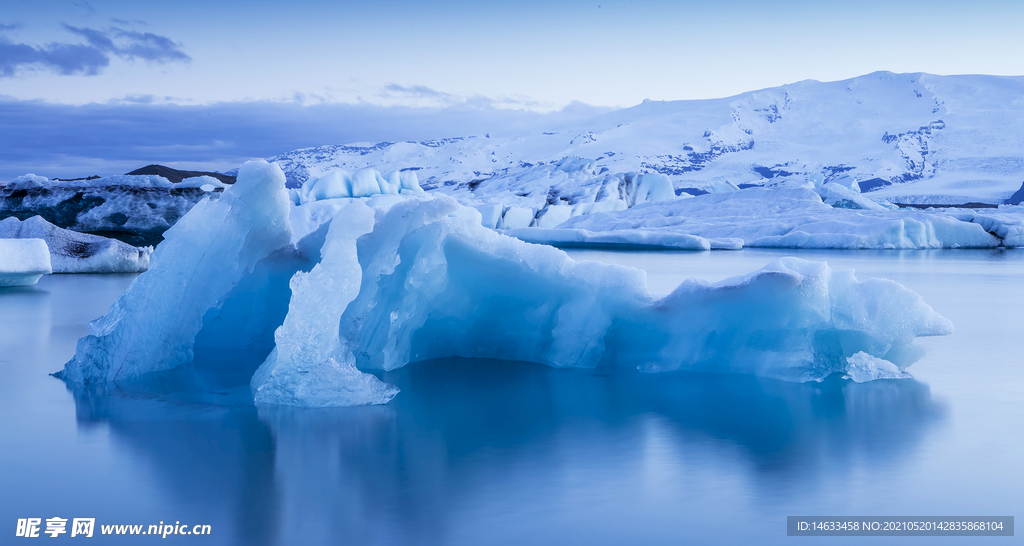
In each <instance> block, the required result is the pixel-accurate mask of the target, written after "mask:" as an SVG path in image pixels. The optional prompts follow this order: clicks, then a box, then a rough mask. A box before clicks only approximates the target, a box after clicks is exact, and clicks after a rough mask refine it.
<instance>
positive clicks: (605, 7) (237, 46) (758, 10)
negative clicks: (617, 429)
mask: <svg viewBox="0 0 1024 546" xmlns="http://www.w3.org/2000/svg"><path fill="white" fill-rule="evenodd" d="M2 2H3V9H0V111H2V112H4V117H3V118H0V129H2V130H3V131H4V133H3V134H0V147H2V148H3V151H0V180H4V179H5V178H8V179H9V178H10V177H11V176H12V173H19V174H22V173H24V172H28V171H25V169H28V170H32V169H36V170H41V171H46V173H39V174H47V175H52V176H68V175H72V174H93V172H92V171H90V172H88V173H85V172H84V171H80V170H78V169H85V170H88V169H89V168H93V169H94V170H96V169H99V170H101V171H102V170H103V169H108V170H109V169H113V170H115V171H116V170H117V169H120V168H121V167H122V166H125V165H135V164H136V163H138V162H139V161H142V162H143V164H145V163H149V162H165V163H166V162H171V161H177V162H186V163H189V164H190V165H191V164H193V163H194V164H195V165H196V166H200V164H201V166H203V167H209V168H214V167H215V166H217V165H223V168H225V169H226V168H230V167H232V166H235V165H237V162H239V161H241V160H244V159H245V158H248V157H265V156H267V155H273V154H274V153H280V152H284V151H288V150H290V149H294V148H297V147H301V146H312V145H317V144H328V143H343V142H350V141H374V140H405V139H415V138H437V137H445V136H457V135H461V134H466V133H472V134H478V133H480V132H483V131H488V130H489V131H492V132H498V133H500V132H502V131H512V130H523V129H524V128H530V129H531V130H532V129H534V128H538V127H541V126H544V125H545V124H550V123H556V122H564V121H567V120H572V119H576V118H579V117H585V116H588V115H593V114H594V113H599V112H601V111H606V110H608V109H613V108H621V107H628V106H632V105H634V104H637V103H639V102H641V101H642V100H643V99H646V98H650V99H654V100H681V99H702V98H717V97H723V96H730V95H734V94H738V93H741V92H744V91H750V90H755V89H761V88H766V87H773V86H777V85H782V84H786V83H792V82H796V81H800V80H805V79H816V80H820V81H832V80H841V79H846V78H851V77H855V76H859V75H862V74H866V73H870V72H874V71H877V70H890V71H893V72H929V73H933V74H964V73H979V74H999V75H1019V74H1024V40H1020V39H1019V29H1020V28H1021V26H1022V23H1024V3H1022V2H1009V1H1004V0H998V1H997V0H977V1H975V2H972V3H967V2H962V1H956V2H952V1H947V0H931V1H918V0H910V1H903V2H896V1H893V0H887V1H877V0H864V1H859V2H848V1H832V0H824V1H804V0H787V1H776V2H772V1H767V0H762V1H750V0H722V1H717V2H707V1H701V2H689V1H671V2H670V1H664V0H632V1H630V0H595V1H590V2H581V1H564V2H555V1H536V0H519V1H517V2H481V1H468V0H434V1H427V0H420V1H409V0H377V1H373V2H366V1H361V2H347V1H337V2H325V1H310V0H294V1H291V2H288V3H285V2H280V1H274V2H269V1H264V0H247V1H238V0H232V1H213V0H204V1H198V0H177V1H174V2H163V1H148V2H137V1H133V2H128V1H123V0H2ZM210 120H219V122H223V124H224V125H223V127H224V129H223V130H214V128H212V127H210V126H209V125H210ZM204 121H205V123H204ZM37 122H38V123H37ZM154 127H159V128H160V130H153V128H154ZM228 128H230V130H229V129H228ZM29 133H31V137H26V135H27V134H29ZM318 139H319V140H318ZM117 142H122V143H125V144H131V146H125V145H121V146H118V145H116V144H115V143H117ZM119 150H120V151H119ZM19 171H20V172H19ZM71 171H74V172H71ZM51 173H52V174H51ZM98 174H113V172H98ZM13 176H16V174H14V175H13Z"/></svg>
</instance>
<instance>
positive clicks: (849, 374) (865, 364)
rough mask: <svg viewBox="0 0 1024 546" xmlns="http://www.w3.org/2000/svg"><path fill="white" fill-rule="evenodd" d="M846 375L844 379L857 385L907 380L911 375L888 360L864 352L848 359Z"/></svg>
mask: <svg viewBox="0 0 1024 546" xmlns="http://www.w3.org/2000/svg"><path fill="white" fill-rule="evenodd" d="M846 362H847V364H848V365H847V366H846V375H844V376H843V379H852V380H854V381H856V382H857V383H864V382H865V381H874V380H875V379H907V378H910V377H911V375H910V374H909V373H907V372H905V371H903V370H901V369H899V367H898V366H896V365H895V364H893V363H892V362H889V361H888V360H885V359H882V358H877V357H874V356H871V355H869V354H867V353H865V352H864V351H860V352H859V353H857V354H855V355H853V356H851V357H850V358H847V359H846Z"/></svg>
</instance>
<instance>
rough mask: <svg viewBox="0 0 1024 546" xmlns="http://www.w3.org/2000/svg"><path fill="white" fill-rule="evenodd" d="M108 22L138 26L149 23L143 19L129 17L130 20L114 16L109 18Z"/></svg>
mask: <svg viewBox="0 0 1024 546" xmlns="http://www.w3.org/2000/svg"><path fill="white" fill-rule="evenodd" d="M110 22H111V23H115V24H118V25H140V26H146V25H148V24H149V23H147V22H145V21H143V20H142V19H131V20H128V19H118V18H116V17H114V18H111V19H110Z"/></svg>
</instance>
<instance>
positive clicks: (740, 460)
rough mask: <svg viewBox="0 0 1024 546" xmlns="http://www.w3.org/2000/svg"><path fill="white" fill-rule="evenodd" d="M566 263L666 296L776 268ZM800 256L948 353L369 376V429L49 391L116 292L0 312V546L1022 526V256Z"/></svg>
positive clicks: (243, 407)
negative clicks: (925, 324) (750, 364)
mask: <svg viewBox="0 0 1024 546" xmlns="http://www.w3.org/2000/svg"><path fill="white" fill-rule="evenodd" d="M572 254H573V255H574V256H576V257H578V258H580V259H592V260H600V261H607V262H613V263H623V264H628V265H634V266H637V267H641V268H643V269H645V270H647V271H648V275H649V280H650V284H651V287H652V289H654V290H656V291H660V292H668V291H669V290H671V288H672V287H673V286H675V285H676V284H677V283H678V282H679V281H680V280H682V279H684V278H686V277H689V276H700V277H704V278H708V279H712V280H719V279H722V278H725V277H728V276H731V275H735V274H740V273H746V272H748V271H751V270H753V269H756V268H759V267H761V266H763V265H764V264H766V263H768V262H769V261H771V260H772V259H774V258H776V257H780V256H783V255H787V254H788V253H786V252H777V251H767V250H761V251H759V250H743V251H738V252H714V253H709V252H703V253H669V252H662V253H657V252H630V253H614V252H601V251H582V250H581V251H573V252H572ZM798 255H799V256H800V257H803V258H808V259H818V260H825V261H828V262H829V264H830V265H831V266H832V267H833V268H854V269H856V270H857V273H858V277H860V278H861V279H864V278H868V277H874V276H879V277H886V278H890V279H894V280H896V281H899V282H901V283H903V284H904V285H906V286H907V287H909V288H911V289H913V290H915V291H917V292H918V293H920V294H921V295H922V296H923V297H924V298H925V300H926V301H927V302H929V303H930V304H931V305H932V306H933V307H934V308H935V309H936V310H937V311H939V312H940V313H942V314H943V315H945V316H946V317H948V318H949V319H951V320H952V321H953V323H954V324H955V325H956V327H957V331H956V333H955V334H954V335H952V336H949V337H943V338H927V339H924V340H922V344H923V345H924V346H926V347H927V348H928V349H929V350H930V353H929V354H928V355H927V356H926V357H925V358H924V359H922V360H921V361H920V362H918V363H917V364H915V365H914V366H913V367H912V368H911V369H910V371H911V372H912V373H913V374H914V376H915V379H914V380H903V381H876V382H872V383H866V384H860V385H858V384H853V383H848V382H844V381H842V380H838V379H835V380H831V379H830V380H827V381H825V382H824V383H820V384H803V385H798V384H789V383H781V382H776V381H768V380H760V379H756V378H751V377H733V376H727V375H680V374H672V375H640V374H624V375H621V376H614V377H608V376H602V375H599V374H596V373H594V372H591V371H581V370H554V369H548V368H545V367H543V366H537V365H530V364H514V363H502V362H490V361H466V360H463V361H437V362H429V363H416V364H414V365H411V366H408V367H406V368H404V369H402V370H398V371H397V372H392V373H388V374H385V377H384V379H385V380H387V381H390V382H392V383H395V384H397V385H398V386H399V387H401V388H402V393H401V394H399V395H398V397H397V398H396V399H395V400H393V401H392V402H391V403H390V404H388V405H387V406H382V407H365V408H340V409H332V410H305V411H299V410H288V409H280V410H273V411H268V410H265V409H261V410H257V409H255V408H253V407H251V406H247V404H246V403H245V398H244V389H224V390H221V391H216V392H210V393H201V394H200V395H196V394H192V395H189V396H181V395H174V394H167V395H155V394H142V393H138V392H125V391H120V390H118V389H116V388H110V389H106V390H104V391H100V392H97V391H91V392H86V391H79V392H72V391H70V390H68V389H67V388H66V387H65V385H64V384H63V383H62V382H61V381H59V380H57V379H54V378H52V377H49V376H48V375H47V374H48V373H49V372H53V371H56V370H58V369H60V368H61V367H62V366H63V363H64V362H65V361H66V360H67V359H68V358H70V357H71V355H72V354H73V353H74V346H75V341H76V340H77V338H78V337H79V336H82V335H84V334H85V333H86V332H87V329H86V324H87V322H88V321H89V320H91V319H93V318H95V317H97V316H99V315H102V314H103V313H105V311H106V308H107V306H109V305H110V303H111V302H112V301H113V300H114V299H115V298H116V296H117V295H118V294H120V293H121V292H122V291H123V290H124V289H125V288H126V287H127V285H128V284H129V283H130V282H131V280H132V278H133V277H131V276H89V275H79V276H56V275H55V276H50V277H47V278H44V279H43V280H41V281H40V283H39V285H38V286H37V287H34V288H30V289H6V290H3V291H0V491H2V492H3V493H2V495H0V515H2V518H0V521H2V522H3V523H2V525H0V537H5V538H3V539H2V540H0V542H2V543H7V542H9V541H10V539H9V538H6V537H13V536H14V527H15V519H16V518H24V517H42V518H44V519H45V518H48V517H53V516H59V517H63V518H72V517H96V518H97V524H110V523H120V524H145V525H147V526H148V525H149V524H157V523H158V522H160V521H165V522H174V521H181V522H182V523H188V524H189V525H192V524H210V525H212V529H213V534H212V535H211V536H209V537H181V536H179V537H175V536H171V537H168V538H167V542H170V543H189V544H240V545H241V544H245V545H249V544H253V545H258V544H320V543H324V544H328V543H332V544H426V545H430V544H466V545H469V544H473V545H476V544H723V543H725V544H728V543H734V544H748V543H749V544H754V543H757V544H765V543H767V544H771V543H795V542H800V543H812V542H813V543H815V544H820V543H831V542H836V543H842V544H849V543H851V542H856V541H858V540H861V541H867V540H870V541H871V542H872V543H873V544H876V543H898V544H910V543H914V544H926V543H933V542H935V539H932V538H921V539H916V538H904V537H891V538H872V539H857V538H846V537H844V538H835V539H831V540H830V539H821V538H819V539H815V540H813V541H808V539H798V538H787V537H786V536H785V517H786V516H787V515H1014V516H1020V515H1022V513H1024V510H1022V508H1024V490H1022V487H1024V468H1022V466H1024V465H1022V461H1024V450H1022V448H1024V440H1022V438H1024V404H1022V403H1021V402H1022V398H1024V396H1022V393H1024V369H1022V366H1021V364H1022V362H1024V358H1022V356H1021V354H1022V351H1021V342H1022V341H1024V320H1022V319H1021V317H1022V311H1024V252H1020V251H938V252H800V253H799V254H798ZM240 392H241V393H242V395H241V396H239V393H240ZM5 527H6V529H4V528H5ZM98 534H99V533H98V530H97V535H98ZM45 538H46V539H47V541H48V540H49V537H45ZM60 538H61V540H70V538H69V536H68V535H62V536H61V537H60ZM76 540H77V538H76ZM153 540H155V537H145V538H135V539H132V538H129V537H106V538H104V537H98V536H97V537H94V538H93V539H92V540H90V541H89V543H90V544H93V543H95V544H103V543H111V544H135V543H139V544H143V543H146V542H152V541H153ZM941 540H942V541H943V542H948V543H962V544H977V543H980V542H981V541H985V542H986V543H988V542H989V541H991V542H993V543H996V542H998V543H1000V544H1002V543H1009V542H1014V541H1019V539H1018V538H1016V537H1015V538H1010V539H1006V538H1002V539H995V538H986V539H978V538H967V537H961V538H949V539H941Z"/></svg>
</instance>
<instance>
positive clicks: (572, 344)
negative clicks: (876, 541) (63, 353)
mask: <svg viewBox="0 0 1024 546" xmlns="http://www.w3.org/2000/svg"><path fill="white" fill-rule="evenodd" d="M378 175H379V173H375V172H365V173H364V174H362V175H359V176H361V177H363V179H364V180H365V182H366V183H367V184H368V183H369V181H370V180H371V179H372V180H373V181H375V182H377V188H378V192H377V193H374V194H373V195H371V196H369V197H337V198H328V199H319V200H312V201H309V200H308V199H302V198H301V195H300V199H299V202H300V204H295V199H294V197H295V194H294V192H292V193H290V192H289V191H288V190H287V189H286V188H285V176H284V173H283V172H282V171H281V169H280V168H279V167H278V166H277V165H276V164H267V163H264V162H250V163H247V164H246V165H244V166H243V167H242V168H241V169H240V170H239V173H238V181H237V183H236V184H235V185H234V186H232V187H231V188H229V189H227V190H225V191H224V193H223V196H222V197H221V198H220V199H218V200H215V201H213V200H207V201H203V202H201V203H200V204H199V205H197V206H196V207H195V208H194V209H193V210H192V211H191V212H189V213H188V214H187V215H186V216H185V217H184V218H183V219H182V220H181V221H180V222H178V223H177V224H176V225H175V226H174V227H173V228H171V229H170V230H168V231H167V233H166V234H165V237H166V239H165V241H164V242H163V243H162V244H161V245H160V246H159V247H157V250H156V252H155V253H154V254H153V256H152V263H151V267H150V269H149V271H147V272H146V273H143V274H142V275H140V276H139V278H138V279H137V280H136V282H135V283H133V284H132V285H131V287H129V289H128V290H127V292H126V293H125V294H124V295H123V296H121V297H120V298H119V299H118V300H117V302H116V303H115V304H114V305H113V306H112V308H111V311H110V313H109V314H108V315H107V316H105V317H103V318H101V319H98V320H96V321H94V322H93V323H91V324H90V334H89V335H88V336H86V337H84V338H82V339H81V340H80V341H79V343H78V347H77V351H76V354H75V357H74V358H73V359H72V360H71V361H69V362H68V363H67V365H66V366H65V368H64V370H63V371H61V372H60V374H59V375H60V376H61V377H62V378H63V379H65V380H66V381H69V382H74V383H106V382H111V381H118V382H133V381H142V380H144V379H145V378H146V377H149V376H151V375H152V374H155V373H161V372H166V371H169V370H180V371H183V373H187V374H199V373H201V372H202V371H203V366H209V365H211V364H210V363H209V362H206V361H202V360H201V359H200V360H196V359H195V356H196V351H199V350H200V349H201V347H203V346H208V345H209V344H210V343H214V344H215V345H217V347H216V348H217V350H218V351H220V352H219V354H229V355H235V356H236V360H233V361H230V362H233V364H232V365H234V366H237V367H239V368H240V369H242V370H251V371H249V372H247V373H249V374H251V378H252V379H251V384H250V386H251V389H252V392H253V396H254V399H255V400H256V401H257V402H258V403H265V404H280V405H295V406H350V405H362V404H382V403H386V402H387V401H388V400H390V399H391V398H392V397H394V396H395V395H396V394H398V391H397V389H395V388H394V387H393V386H391V385H388V384H386V383H383V382H382V381H380V380H379V379H378V378H377V377H376V376H375V375H374V374H373V373H371V372H373V371H377V370H392V369H395V368H398V367H401V366H406V365H409V364H410V363H412V365H415V362H418V361H422V360H429V359H435V358H441V357H466V358H487V359H506V360H518V361H528V362H535V363H540V364H546V365H549V366H554V367H564V368H602V369H604V368H607V369H623V370H633V371H634V372H636V371H641V372H665V371H674V370H694V371H708V372H724V373H743V374H756V375H761V376H766V377H773V378H779V379H785V380H791V381H815V380H821V379H823V378H824V377H826V376H828V375H830V374H833V373H840V374H857V375H856V378H858V379H860V378H863V377H865V375H864V374H865V373H867V374H871V373H876V372H877V371H878V370H881V371H882V372H885V373H889V372H891V368H890V366H891V367H893V368H895V369H897V370H899V371H900V372H901V373H902V371H903V370H905V369H906V367H907V366H910V365H911V364H912V363H914V362H915V361H917V360H918V359H919V358H920V357H921V355H922V351H921V350H920V349H919V348H918V347H917V346H916V345H915V344H914V340H915V338H917V337H919V336H930V335H945V334H949V333H951V332H952V325H951V324H950V323H949V321H948V320H946V319H945V318H943V317H941V316H940V315H939V314H937V313H936V312H935V311H933V310H932V309H931V308H930V307H929V306H928V305H927V304H926V303H925V302H924V301H922V299H921V298H920V297H919V296H918V295H917V294H915V293H913V292H911V291H910V290H907V289H906V288H904V287H902V286H900V285H899V284H897V283H895V282H892V281H887V280H882V279H870V280H867V281H863V282H861V281H858V280H857V279H856V278H855V277H854V275H853V272H852V271H833V270H831V269H829V268H828V266H827V265H826V264H824V263H816V262H808V261H804V260H799V259H795V258H785V259H781V260H778V261H776V262H773V263H771V264H769V265H767V266H766V267H764V268H763V269H761V270H759V271H755V272H753V273H751V274H749V275H744V276H740V277H736V278H732V279H727V280H725V281H722V282H719V283H709V282H706V281H702V280H699V279H690V280H688V281H685V282H684V283H682V284H681V285H680V286H679V287H678V288H677V289H676V290H674V291H673V292H672V293H671V294H669V295H667V296H664V297H656V296H654V295H652V294H651V293H650V291H649V290H648V288H647V283H646V276H645V274H644V273H643V272H642V271H640V270H636V269H632V268H627V267H621V266H613V265H605V264H599V263H595V262H577V261H574V260H572V259H571V258H569V256H568V255H566V254H565V253H564V252H562V251H560V250H558V249H555V248H552V247H550V246H546V245H534V244H529V243H526V242H523V241H520V240H517V239H515V238H512V237H507V236H505V235H503V234H502V233H500V232H498V231H495V230H493V229H489V228H488V227H485V226H484V225H483V224H484V217H483V215H482V214H481V212H480V211H479V210H478V209H476V208H471V207H466V206H464V205H462V204H460V203H459V202H457V201H456V200H455V199H452V198H451V197H448V196H444V195H430V194H429V193H428V194H422V193H419V192H415V191H412V192H410V193H409V194H402V192H401V191H399V192H398V193H397V194H395V193H387V192H383V191H382V187H381V184H380V181H379V179H378ZM350 177H351V178H354V176H351V175H350ZM381 178H383V179H384V180H385V181H386V182H388V183H389V184H393V183H394V182H393V177H392V178H391V179H389V177H387V176H383V175H381ZM341 180H342V182H343V183H342V184H338V185H336V186H332V187H335V188H337V187H341V188H343V190H341V191H342V192H344V191H348V192H349V194H351V195H354V194H355V193H363V192H354V191H352V190H353V188H355V187H356V185H357V184H356V181H355V180H352V181H351V182H348V183H345V181H344V177H342V178H341ZM336 182H337V180H335V181H332V184H335V183H336ZM398 182H399V183H400V184H401V182H402V180H401V176H400V175H399V177H398ZM346 184H349V185H346ZM313 188H315V185H314V186H313ZM311 189H312V188H311ZM333 191H334V190H332V192H333ZM304 201H305V202H304ZM689 201H692V200H678V202H689ZM676 202H677V200H673V201H671V203H673V204H674V203H676ZM659 203H660V202H654V203H651V204H648V205H644V206H664V205H660V204H659ZM818 205H819V206H822V207H827V205H824V204H822V203H821V202H820V200H819V201H818ZM637 208H639V207H634V208H632V209H630V210H637ZM953 221H957V220H953ZM214 234H215V235H216V236H213V235H214ZM679 240H689V239H687V238H686V237H679ZM692 240H694V241H696V240H698V238H697V237H696V236H694V238H693V239H692ZM252 347H266V349H265V352H261V353H260V354H258V355H256V357H254V358H255V360H249V361H246V360H244V359H240V358H238V357H237V354H236V352H239V353H240V352H244V350H250V352H251V350H252ZM858 355H866V356H858ZM867 357H870V358H871V359H878V360H877V361H876V360H871V361H870V362H868V361H865V360H864V359H865V358H867ZM850 359H853V360H850ZM865 362H867V363H865ZM883 362H884V363H887V364H883ZM216 365H217V366H224V365H225V364H224V360H223V359H220V360H218V361H217V364H216ZM857 366H859V367H857ZM869 368H870V369H869ZM863 370H867V371H866V372H863V373H862V371H863ZM872 370H875V371H872ZM883 375H884V374H883ZM879 377H882V375H879Z"/></svg>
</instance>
